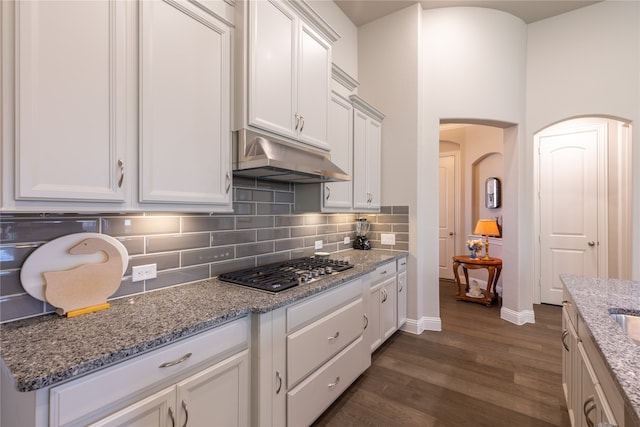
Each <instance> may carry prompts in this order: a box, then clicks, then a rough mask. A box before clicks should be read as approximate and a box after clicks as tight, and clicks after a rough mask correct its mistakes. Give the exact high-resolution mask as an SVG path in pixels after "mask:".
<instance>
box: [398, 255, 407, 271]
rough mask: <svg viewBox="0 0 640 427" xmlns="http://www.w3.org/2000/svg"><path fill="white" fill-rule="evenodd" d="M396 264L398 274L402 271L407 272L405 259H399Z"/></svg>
mask: <svg viewBox="0 0 640 427" xmlns="http://www.w3.org/2000/svg"><path fill="white" fill-rule="evenodd" d="M397 264H398V273H402V272H403V271H407V258H406V257H405V258H400V259H399V260H398V261H397Z"/></svg>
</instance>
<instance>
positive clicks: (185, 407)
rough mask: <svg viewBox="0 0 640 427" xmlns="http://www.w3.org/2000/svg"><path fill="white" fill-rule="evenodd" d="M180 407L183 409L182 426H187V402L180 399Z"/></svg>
mask: <svg viewBox="0 0 640 427" xmlns="http://www.w3.org/2000/svg"><path fill="white" fill-rule="evenodd" d="M182 409H183V410H184V424H182V427H187V423H188V422H189V411H188V410H187V404H186V403H185V401H184V400H183V401H182Z"/></svg>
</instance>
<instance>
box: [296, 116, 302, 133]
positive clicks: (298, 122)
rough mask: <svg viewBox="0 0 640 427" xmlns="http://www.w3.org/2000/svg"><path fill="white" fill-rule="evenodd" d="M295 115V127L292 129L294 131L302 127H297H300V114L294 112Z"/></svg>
mask: <svg viewBox="0 0 640 427" xmlns="http://www.w3.org/2000/svg"><path fill="white" fill-rule="evenodd" d="M295 117H296V127H295V129H294V130H295V131H299V130H302V129H298V127H300V118H301V116H300V114H298V113H296V116H295Z"/></svg>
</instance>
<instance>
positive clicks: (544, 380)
mask: <svg viewBox="0 0 640 427" xmlns="http://www.w3.org/2000/svg"><path fill="white" fill-rule="evenodd" d="M440 298H441V302H440V305H441V318H442V329H443V330H442V332H430V331H425V332H423V333H422V334H421V335H419V336H416V335H413V334H409V333H405V332H398V333H396V334H395V335H394V336H392V337H391V338H390V339H389V340H388V341H387V342H386V343H385V344H384V345H383V346H382V347H380V348H379V349H378V350H377V351H376V352H375V353H374V354H373V355H372V365H371V367H370V368H369V369H368V370H367V371H366V372H365V373H364V374H363V375H362V376H361V377H360V378H359V379H358V380H356V382H355V383H354V384H353V385H352V386H351V387H350V388H349V389H348V390H347V391H346V392H345V393H344V395H343V396H342V397H341V398H340V399H339V400H338V401H337V402H336V403H334V405H333V406H331V407H330V408H329V409H328V410H327V411H326V412H325V413H324V414H323V415H322V416H321V417H320V418H319V419H318V420H317V421H316V423H315V424H314V426H317V427H319V426H341V427H344V426H354V427H355V426H403V427H408V426H422V427H425V426H449V427H460V426H474V427H476V426H487V427H489V426H491V427H497V426H504V427H513V426H518V427H522V426H540V427H543V426H569V425H570V423H569V416H568V414H567V409H566V405H565V401H564V396H563V393H562V384H561V383H562V345H561V342H560V335H561V311H562V309H561V307H557V306H550V305H534V310H535V315H536V322H537V323H535V324H526V325H523V326H516V325H513V324H511V323H509V322H506V321H504V320H502V319H500V307H499V306H497V305H495V304H494V305H493V306H492V307H490V308H487V307H485V306H483V305H480V304H474V303H469V302H461V301H456V300H455V284H454V283H452V282H449V281H442V282H441V283H440Z"/></svg>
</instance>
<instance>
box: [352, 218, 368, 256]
mask: <svg viewBox="0 0 640 427" xmlns="http://www.w3.org/2000/svg"><path fill="white" fill-rule="evenodd" d="M370 227H371V224H369V223H368V222H367V219H366V218H358V221H357V222H356V239H355V240H354V241H353V248H354V249H364V250H367V249H371V242H369V239H367V233H368V232H369V228H370Z"/></svg>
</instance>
